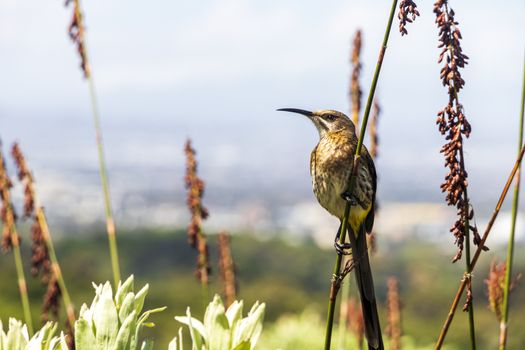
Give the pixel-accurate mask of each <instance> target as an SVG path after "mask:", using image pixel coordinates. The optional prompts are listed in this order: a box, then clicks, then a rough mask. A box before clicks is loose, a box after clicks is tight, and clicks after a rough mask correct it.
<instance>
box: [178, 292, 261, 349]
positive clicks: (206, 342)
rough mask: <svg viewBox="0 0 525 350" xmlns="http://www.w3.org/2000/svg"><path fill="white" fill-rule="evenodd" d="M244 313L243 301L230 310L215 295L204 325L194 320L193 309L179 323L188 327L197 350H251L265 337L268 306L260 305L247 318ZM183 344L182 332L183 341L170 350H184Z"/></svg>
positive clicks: (254, 307)
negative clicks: (264, 327) (263, 333)
mask: <svg viewBox="0 0 525 350" xmlns="http://www.w3.org/2000/svg"><path fill="white" fill-rule="evenodd" d="M242 309H243V301H235V302H234V303H233V304H232V305H230V307H229V308H228V310H226V309H225V308H224V304H223V303H222V300H221V298H220V297H219V296H218V295H215V297H214V298H213V301H212V302H211V303H210V304H209V305H208V307H207V308H206V313H205V314H204V323H203V322H201V321H199V320H198V319H196V318H193V317H192V316H191V313H190V308H188V309H187V310H186V316H177V317H175V319H176V320H177V321H179V322H180V323H183V324H185V325H186V326H188V329H189V331H190V337H191V341H192V349H193V350H251V349H253V348H254V347H255V344H257V341H258V340H259V336H260V335H261V332H262V327H263V319H264V311H265V309H266V305H265V304H264V303H262V304H259V302H256V303H255V304H254V305H253V306H252V308H251V310H250V312H249V313H248V316H246V317H244V318H243V317H242ZM181 340H182V333H180V332H179V339H177V337H175V338H174V339H173V340H172V341H171V343H170V345H169V350H183V349H182V344H181V343H180V341H181ZM179 344H180V345H179Z"/></svg>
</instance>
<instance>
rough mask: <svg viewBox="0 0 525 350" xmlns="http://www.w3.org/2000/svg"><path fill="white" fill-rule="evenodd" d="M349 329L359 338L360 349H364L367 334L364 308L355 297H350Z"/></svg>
mask: <svg viewBox="0 0 525 350" xmlns="http://www.w3.org/2000/svg"><path fill="white" fill-rule="evenodd" d="M347 315H348V322H347V324H348V329H349V331H351V332H352V333H354V336H355V337H356V339H357V346H358V348H359V350H362V349H363V340H364V336H365V323H364V319H363V309H362V308H361V306H360V305H359V303H358V302H357V301H356V299H355V298H349V299H348V313H347Z"/></svg>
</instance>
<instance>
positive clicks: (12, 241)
mask: <svg viewBox="0 0 525 350" xmlns="http://www.w3.org/2000/svg"><path fill="white" fill-rule="evenodd" d="M11 187H13V183H12V182H11V179H10V178H9V175H7V169H6V166H5V159H4V156H3V153H2V151H1V150H0V200H1V201H2V208H1V209H0V219H1V220H2V223H3V225H2V226H3V227H2V250H3V251H4V252H8V251H10V250H11V249H12V248H13V246H14V245H16V246H18V245H19V244H20V238H19V237H18V235H17V234H13V232H15V222H16V213H15V211H14V208H13V204H12V203H11V194H10V190H11Z"/></svg>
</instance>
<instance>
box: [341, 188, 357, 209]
mask: <svg viewBox="0 0 525 350" xmlns="http://www.w3.org/2000/svg"><path fill="white" fill-rule="evenodd" d="M341 198H343V199H344V200H345V201H347V202H348V203H350V205H351V206H352V207H354V206H356V205H357V199H356V198H355V197H354V196H353V195H352V194H351V193H350V192H349V191H344V192H343V193H341Z"/></svg>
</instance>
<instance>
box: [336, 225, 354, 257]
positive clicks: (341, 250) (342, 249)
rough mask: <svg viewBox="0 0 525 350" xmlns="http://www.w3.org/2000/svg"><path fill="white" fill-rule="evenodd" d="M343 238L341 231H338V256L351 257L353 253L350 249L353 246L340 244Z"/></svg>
mask: <svg viewBox="0 0 525 350" xmlns="http://www.w3.org/2000/svg"><path fill="white" fill-rule="evenodd" d="M340 237H341V230H340V229H339V230H337V235H336V236H335V240H334V247H335V251H336V252H337V255H350V254H352V253H351V252H348V249H351V248H352V245H351V244H350V243H343V244H341V243H339V238H340Z"/></svg>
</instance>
